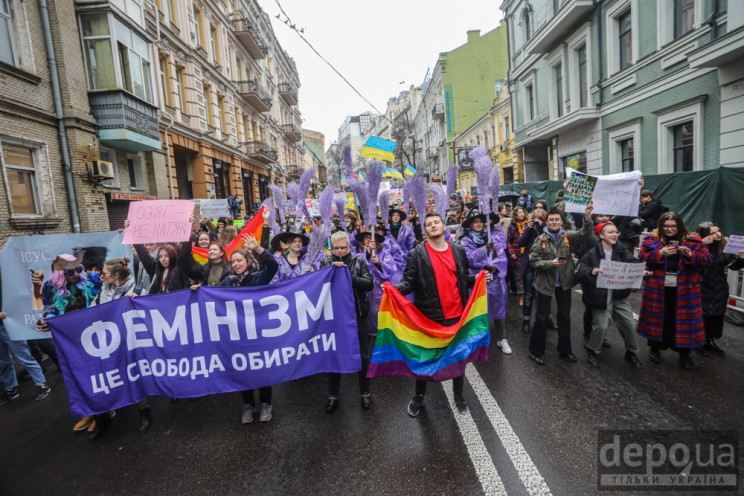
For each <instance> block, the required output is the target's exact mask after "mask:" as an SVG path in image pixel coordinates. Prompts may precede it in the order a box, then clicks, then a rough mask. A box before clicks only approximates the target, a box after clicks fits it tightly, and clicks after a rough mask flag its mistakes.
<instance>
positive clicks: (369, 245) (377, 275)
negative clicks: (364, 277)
mask: <svg viewBox="0 0 744 496" xmlns="http://www.w3.org/2000/svg"><path fill="white" fill-rule="evenodd" d="M381 230H382V231H386V229H385V226H383V225H380V224H378V225H377V226H376V228H375V231H376V232H375V237H374V239H372V233H370V232H368V231H365V232H362V233H359V234H357V235H356V238H357V241H359V244H360V246H362V255H363V256H364V259H365V260H366V261H367V267H368V268H369V273H370V274H371V275H372V282H373V283H374V285H375V287H374V289H373V290H372V291H370V292H369V325H370V327H369V335H370V336H376V335H377V312H378V311H379V308H380V302H381V301H382V283H384V282H389V283H390V284H398V283H399V282H400V280H401V279H402V278H403V271H402V270H400V269H399V268H398V265H397V263H396V262H395V259H394V258H393V255H392V254H391V253H390V249H389V248H388V247H387V246H386V242H385V237H384V236H383V235H382V234H378V232H379V231H381Z"/></svg>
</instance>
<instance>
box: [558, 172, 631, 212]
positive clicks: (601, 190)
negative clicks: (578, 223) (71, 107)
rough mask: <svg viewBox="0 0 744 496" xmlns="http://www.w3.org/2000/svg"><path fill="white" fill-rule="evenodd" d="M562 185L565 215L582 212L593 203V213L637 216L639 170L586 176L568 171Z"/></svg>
mask: <svg viewBox="0 0 744 496" xmlns="http://www.w3.org/2000/svg"><path fill="white" fill-rule="evenodd" d="M566 172H567V173H568V174H570V177H569V179H568V185H567V186H566V196H565V198H564V199H565V201H566V212H577V213H582V212H584V209H585V208H586V205H587V204H588V203H589V200H591V201H592V202H593V206H594V212H593V213H595V214H607V215H624V216H630V217H635V216H637V215H638V205H639V202H640V199H641V185H640V183H639V181H640V179H641V172H640V171H633V172H623V173H621V174H610V175H607V176H596V177H595V176H589V175H586V174H582V173H581V172H578V171H574V170H572V169H566Z"/></svg>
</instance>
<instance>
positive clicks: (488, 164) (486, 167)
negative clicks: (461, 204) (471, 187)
mask: <svg viewBox="0 0 744 496" xmlns="http://www.w3.org/2000/svg"><path fill="white" fill-rule="evenodd" d="M471 156H472V157H473V162H474V169H475V174H476V176H477V185H476V190H477V192H478V205H479V209H480V211H481V212H482V213H484V214H486V215H488V214H489V213H491V205H490V202H489V201H488V179H489V177H490V175H491V168H492V167H493V162H492V161H491V157H489V156H488V152H486V149H485V148H483V147H482V146H478V147H476V148H475V149H474V150H473V153H472V154H471Z"/></svg>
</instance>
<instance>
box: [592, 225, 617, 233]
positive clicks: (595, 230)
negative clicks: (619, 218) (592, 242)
mask: <svg viewBox="0 0 744 496" xmlns="http://www.w3.org/2000/svg"><path fill="white" fill-rule="evenodd" d="M609 225H612V226H614V225H615V224H613V223H612V222H602V223H601V224H597V225H596V226H594V234H596V235H597V236H599V235H600V234H601V233H602V229H604V228H605V227H606V226H609Z"/></svg>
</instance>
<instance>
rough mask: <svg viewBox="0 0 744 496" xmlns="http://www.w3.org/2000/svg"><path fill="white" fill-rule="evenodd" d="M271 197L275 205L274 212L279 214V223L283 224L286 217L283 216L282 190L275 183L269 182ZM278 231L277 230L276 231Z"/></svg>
mask: <svg viewBox="0 0 744 496" xmlns="http://www.w3.org/2000/svg"><path fill="white" fill-rule="evenodd" d="M269 189H270V190H271V195H272V198H274V204H275V205H276V212H277V213H278V214H279V223H280V224H281V225H284V224H285V223H286V222H287V221H286V217H285V216H284V198H283V197H282V190H281V189H279V186H276V185H275V184H269ZM277 232H278V231H277Z"/></svg>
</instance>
